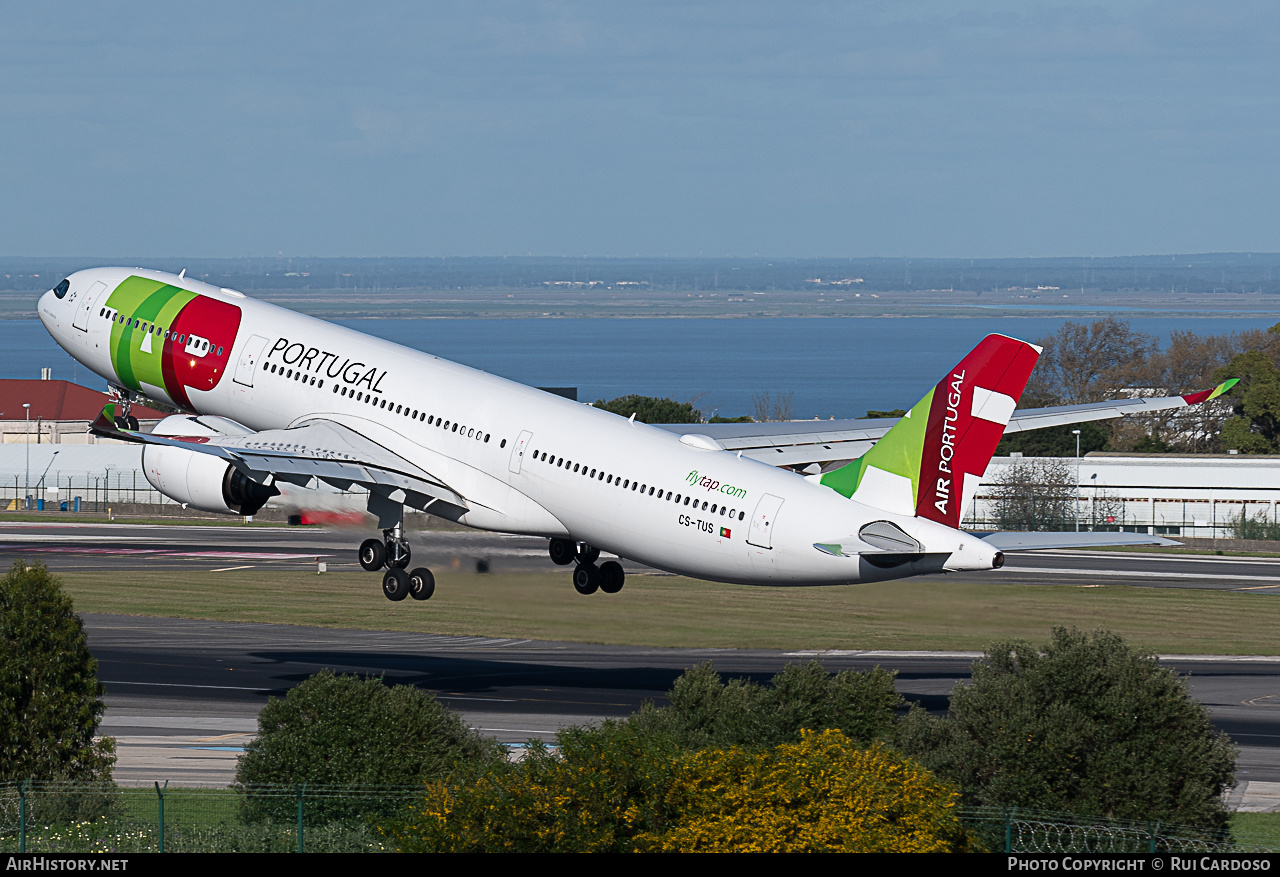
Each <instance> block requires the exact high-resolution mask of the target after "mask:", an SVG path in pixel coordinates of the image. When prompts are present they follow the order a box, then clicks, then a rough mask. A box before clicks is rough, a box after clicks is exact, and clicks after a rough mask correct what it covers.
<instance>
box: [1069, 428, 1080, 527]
mask: <svg viewBox="0 0 1280 877" xmlns="http://www.w3.org/2000/svg"><path fill="white" fill-rule="evenodd" d="M1071 434H1072V435H1073V436H1075V437H1076V495H1075V502H1074V503H1073V505H1075V507H1076V532H1077V533H1079V532H1080V430H1078V429H1073V430H1071Z"/></svg>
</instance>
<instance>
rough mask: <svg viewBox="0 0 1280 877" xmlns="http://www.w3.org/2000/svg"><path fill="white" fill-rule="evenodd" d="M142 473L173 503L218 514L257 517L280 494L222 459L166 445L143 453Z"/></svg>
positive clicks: (151, 448)
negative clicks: (268, 502)
mask: <svg viewBox="0 0 1280 877" xmlns="http://www.w3.org/2000/svg"><path fill="white" fill-rule="evenodd" d="M142 471H143V474H144V475H146V478H147V481H148V482H150V484H151V486H152V487H154V488H155V489H156V490H158V491H160V492H161V493H163V494H164V495H165V496H167V497H169V498H170V499H172V500H174V501H176V502H180V503H183V504H185V505H188V506H191V507H193V508H197V509H200V510H201V511H205V512H216V513H217V514H224V515H227V514H230V515H253V514H257V512H258V510H259V509H261V508H262V507H263V506H264V505H266V503H267V500H269V499H271V497H273V496H275V495H276V494H278V493H279V492H280V491H279V489H277V488H275V487H268V486H267V485H265V484H259V483H258V482H257V481H254V480H253V479H251V478H249V476H247V475H245V474H244V473H243V472H241V471H240V470H239V469H237V468H236V467H235V466H233V465H231V464H230V463H228V462H227V461H226V460H223V459H221V458H219V457H214V456H212V455H210V454H201V453H199V452H198V451H188V450H186V449H185V448H174V447H169V446H166V445H147V446H145V447H144V448H143V449H142Z"/></svg>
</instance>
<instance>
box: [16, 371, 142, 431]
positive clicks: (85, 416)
mask: <svg viewBox="0 0 1280 877" xmlns="http://www.w3.org/2000/svg"><path fill="white" fill-rule="evenodd" d="M109 401H111V398H110V397H109V396H108V395H107V394H106V393H102V392H99V391H97V390H90V389H89V388H88V387H82V386H80V385H79V384H73V383H71V382H70V381H35V380H30V381H28V380H12V381H6V380H0V420H25V419H26V412H25V411H24V410H23V407H22V403H23V402H30V403H31V420H32V421H35V420H43V421H45V422H48V421H50V420H93V419H94V418H95V417H97V416H98V413H99V412H100V411H102V406H103V405H105V404H107V402H109ZM131 413H132V414H133V416H134V417H136V418H138V419H139V420H159V419H161V418H162V417H165V416H166V415H165V414H164V413H163V412H161V411H156V410H155V409H153V408H147V407H144V406H142V405H134V406H133V410H132V412H131Z"/></svg>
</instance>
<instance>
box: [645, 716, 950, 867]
mask: <svg viewBox="0 0 1280 877" xmlns="http://www.w3.org/2000/svg"><path fill="white" fill-rule="evenodd" d="M670 795H671V796H672V798H674V799H676V800H675V801H673V802H672V803H673V804H675V806H672V807H671V808H670V809H671V811H672V814H671V816H672V822H671V824H670V826H669V827H668V828H667V829H666V830H664V831H660V832H647V833H644V834H641V835H640V836H639V837H638V838H637V839H636V841H637V844H636V845H637V848H638V849H647V850H655V851H659V850H660V851H664V852H695V851H697V852H810V851H821V850H828V851H841V852H859V853H861V852H885V853H909V852H910V853H926V852H927V853H934V852H951V851H960V850H964V849H967V848H968V847H969V841H968V837H967V835H966V833H965V832H964V831H963V830H962V829H961V827H960V824H959V819H958V816H957V813H956V802H957V800H958V798H959V795H958V794H957V793H956V791H955V790H954V789H953V788H951V787H950V786H948V785H946V784H945V783H942V782H940V781H939V780H937V779H935V778H934V776H933V775H932V774H930V773H929V772H928V771H927V770H925V769H924V768H922V767H920V766H919V765H918V764H916V763H915V762H913V761H911V760H910V759H907V758H905V757H903V756H901V755H899V754H897V753H896V752H893V751H892V750H889V749H887V748H885V747H884V746H883V745H881V744H878V743H877V744H874V745H873V746H872V747H871V748H870V749H863V750H859V749H855V748H853V746H852V745H851V744H850V741H849V738H847V737H846V736H845V735H844V734H842V733H841V732H839V731H824V732H822V733H816V732H813V731H804V732H802V734H801V740H800V742H799V743H795V744H784V745H781V746H778V747H776V748H774V749H770V750H764V751H749V750H744V749H740V748H737V747H734V748H732V749H728V750H720V749H705V750H702V751H701V752H694V753H691V754H689V755H688V756H686V757H685V758H684V759H683V760H682V762H681V764H680V765H679V768H678V769H677V771H676V774H675V777H674V782H673V784H672V786H671V789H670ZM677 802H678V803H677Z"/></svg>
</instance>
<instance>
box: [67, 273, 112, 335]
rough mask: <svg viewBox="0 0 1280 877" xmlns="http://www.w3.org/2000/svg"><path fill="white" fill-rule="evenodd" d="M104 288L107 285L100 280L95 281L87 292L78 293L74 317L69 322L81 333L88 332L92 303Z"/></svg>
mask: <svg viewBox="0 0 1280 877" xmlns="http://www.w3.org/2000/svg"><path fill="white" fill-rule="evenodd" d="M106 288H107V285H106V284H105V283H103V282H102V281H101V280H95V281H94V282H93V286H90V287H89V289H88V291H87V292H82V293H80V301H78V302H76V305H75V307H76V315H75V317H74V318H73V319H72V320H71V325H73V326H75V327H76V328H77V329H79V330H80V331H81V332H88V331H89V316H90V314H91V313H92V312H93V303H94V302H96V301H97V300H98V296H99V295H101V294H102V291H103V290H104V289H106Z"/></svg>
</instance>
